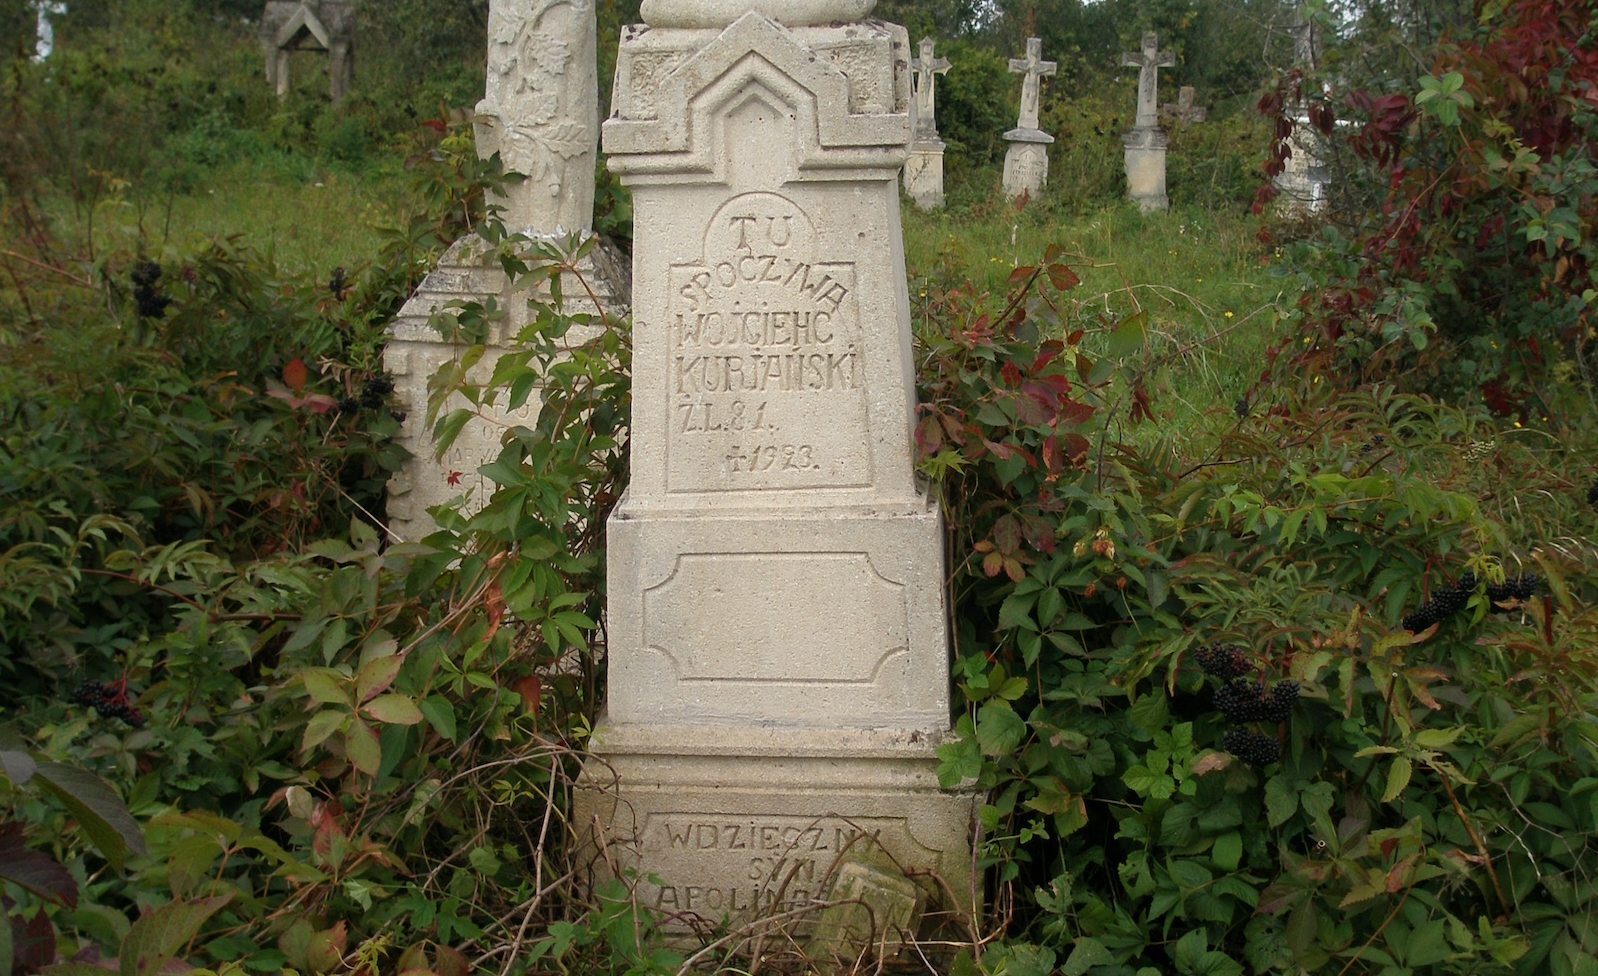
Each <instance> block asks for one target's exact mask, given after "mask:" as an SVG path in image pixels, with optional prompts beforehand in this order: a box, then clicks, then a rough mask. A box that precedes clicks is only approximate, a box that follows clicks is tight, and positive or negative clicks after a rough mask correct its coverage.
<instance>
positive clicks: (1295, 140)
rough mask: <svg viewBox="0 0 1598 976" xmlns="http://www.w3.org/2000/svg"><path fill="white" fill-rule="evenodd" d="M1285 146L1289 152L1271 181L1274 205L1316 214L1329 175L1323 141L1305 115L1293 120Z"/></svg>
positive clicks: (1322, 202) (1321, 206)
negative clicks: (1324, 157) (1291, 129)
mask: <svg viewBox="0 0 1598 976" xmlns="http://www.w3.org/2000/svg"><path fill="white" fill-rule="evenodd" d="M1288 148H1289V150H1290V153H1289V155H1288V157H1287V159H1285V160H1283V163H1284V164H1285V167H1286V168H1285V169H1283V170H1282V172H1281V173H1279V174H1278V175H1277V177H1276V179H1275V180H1274V181H1273V182H1274V183H1275V184H1276V189H1277V194H1278V195H1277V197H1276V208H1277V209H1278V210H1280V211H1282V212H1284V213H1307V214H1314V213H1320V212H1321V211H1323V210H1325V209H1326V203H1327V200H1326V194H1327V187H1328V185H1329V184H1330V182H1331V177H1330V175H1329V174H1328V172H1327V169H1326V164H1325V163H1324V162H1322V159H1321V157H1322V155H1323V154H1324V152H1325V145H1324V140H1323V138H1322V137H1321V134H1320V133H1319V132H1317V131H1316V130H1315V126H1314V124H1313V123H1311V122H1310V120H1309V117H1308V116H1304V115H1301V116H1299V118H1297V119H1296V120H1295V124H1294V126H1293V135H1292V136H1291V137H1290V138H1289V139H1288Z"/></svg>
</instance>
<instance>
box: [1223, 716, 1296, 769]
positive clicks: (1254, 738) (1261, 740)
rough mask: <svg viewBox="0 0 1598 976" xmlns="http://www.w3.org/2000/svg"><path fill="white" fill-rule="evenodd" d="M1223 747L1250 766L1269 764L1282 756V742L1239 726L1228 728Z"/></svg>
mask: <svg viewBox="0 0 1598 976" xmlns="http://www.w3.org/2000/svg"><path fill="white" fill-rule="evenodd" d="M1221 748H1222V749H1225V750H1226V751H1227V752H1230V753H1231V754H1232V755H1234V756H1236V757H1237V758H1238V759H1240V760H1242V761H1243V762H1246V763H1248V764H1249V765H1250V766H1269V765H1270V764H1271V763H1273V762H1277V761H1279V760H1280V759H1281V758H1282V744H1281V743H1280V742H1277V741H1276V740H1275V739H1273V738H1271V737H1270V736H1268V735H1262V734H1260V733H1258V732H1255V731H1253V730H1252V729H1245V728H1243V727H1242V726H1237V727H1234V728H1230V729H1227V730H1226V735H1224V736H1222V737H1221Z"/></svg>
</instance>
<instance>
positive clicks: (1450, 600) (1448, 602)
mask: <svg viewBox="0 0 1598 976" xmlns="http://www.w3.org/2000/svg"><path fill="white" fill-rule="evenodd" d="M1474 592H1476V574H1475V573H1469V572H1467V573H1463V574H1461V575H1460V577H1459V580H1458V581H1457V582H1455V583H1454V585H1453V586H1451V587H1449V588H1448V589H1446V590H1439V591H1437V592H1436V593H1435V594H1433V595H1432V598H1431V599H1430V600H1427V601H1426V602H1425V603H1422V604H1421V605H1420V607H1419V608H1417V609H1416V610H1414V611H1413V612H1411V613H1408V614H1405V615H1404V619H1403V620H1402V621H1401V622H1400V626H1402V627H1403V628H1404V629H1405V630H1407V631H1410V632H1411V633H1416V634H1418V633H1420V632H1421V631H1423V630H1425V629H1426V628H1427V627H1430V626H1431V625H1432V624H1435V623H1441V622H1442V621H1444V620H1447V619H1448V618H1449V617H1452V616H1453V615H1454V614H1456V613H1458V612H1459V611H1461V610H1463V609H1465V604H1466V603H1467V602H1469V600H1470V595H1471V594H1472V593H1474Z"/></svg>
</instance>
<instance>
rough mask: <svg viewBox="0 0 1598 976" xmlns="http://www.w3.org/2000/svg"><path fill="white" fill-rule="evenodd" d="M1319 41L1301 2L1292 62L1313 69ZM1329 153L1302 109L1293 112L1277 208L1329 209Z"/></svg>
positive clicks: (1289, 210) (1313, 211)
mask: <svg viewBox="0 0 1598 976" xmlns="http://www.w3.org/2000/svg"><path fill="white" fill-rule="evenodd" d="M1319 49H1320V41H1319V38H1318V36H1317V33H1316V29H1315V20H1314V18H1313V17H1311V16H1309V13H1308V11H1307V9H1306V6H1305V5H1300V6H1299V9H1298V13H1297V23H1296V24H1295V25H1294V28H1293V61H1294V63H1295V64H1296V65H1297V66H1298V67H1300V68H1302V69H1305V70H1306V71H1314V70H1315V65H1316V62H1317V61H1318V60H1319ZM1326 155H1327V146H1326V140H1325V138H1324V137H1323V136H1322V135H1321V134H1320V132H1319V131H1317V130H1316V128H1315V126H1314V124H1313V123H1311V122H1310V120H1309V114H1308V113H1307V112H1305V111H1303V110H1302V106H1300V110H1299V111H1298V112H1296V113H1295V114H1294V118H1293V134H1292V135H1291V136H1290V137H1289V138H1288V157H1287V159H1285V160H1283V163H1284V164H1285V168H1284V169H1283V170H1282V172H1281V173H1279V174H1277V176H1276V179H1275V180H1273V181H1272V182H1274V183H1275V185H1276V190H1277V197H1276V209H1277V210H1278V211H1281V212H1283V213H1286V214H1317V213H1320V212H1322V211H1323V210H1325V209H1326V205H1327V186H1328V184H1330V182H1331V177H1330V175H1329V174H1328V172H1327V168H1326V165H1325V163H1324V162H1323V160H1324V159H1325V158H1326Z"/></svg>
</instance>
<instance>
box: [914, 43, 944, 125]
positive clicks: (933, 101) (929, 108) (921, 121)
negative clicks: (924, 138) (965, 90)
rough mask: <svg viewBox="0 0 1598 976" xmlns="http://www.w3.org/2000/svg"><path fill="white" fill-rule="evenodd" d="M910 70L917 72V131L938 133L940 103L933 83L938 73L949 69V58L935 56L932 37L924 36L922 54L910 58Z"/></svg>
mask: <svg viewBox="0 0 1598 976" xmlns="http://www.w3.org/2000/svg"><path fill="white" fill-rule="evenodd" d="M910 70H912V71H914V72H915V90H916V131H917V132H918V133H925V134H927V135H937V133H938V123H937V119H936V118H935V116H936V114H937V109H938V104H937V96H936V94H935V92H934V90H933V85H934V84H935V80H936V78H937V76H938V75H941V74H944V73H945V72H947V71H948V70H949V59H948V58H935V57H933V56H932V38H930V37H923V38H922V39H921V56H920V57H918V58H911V59H910Z"/></svg>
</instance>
